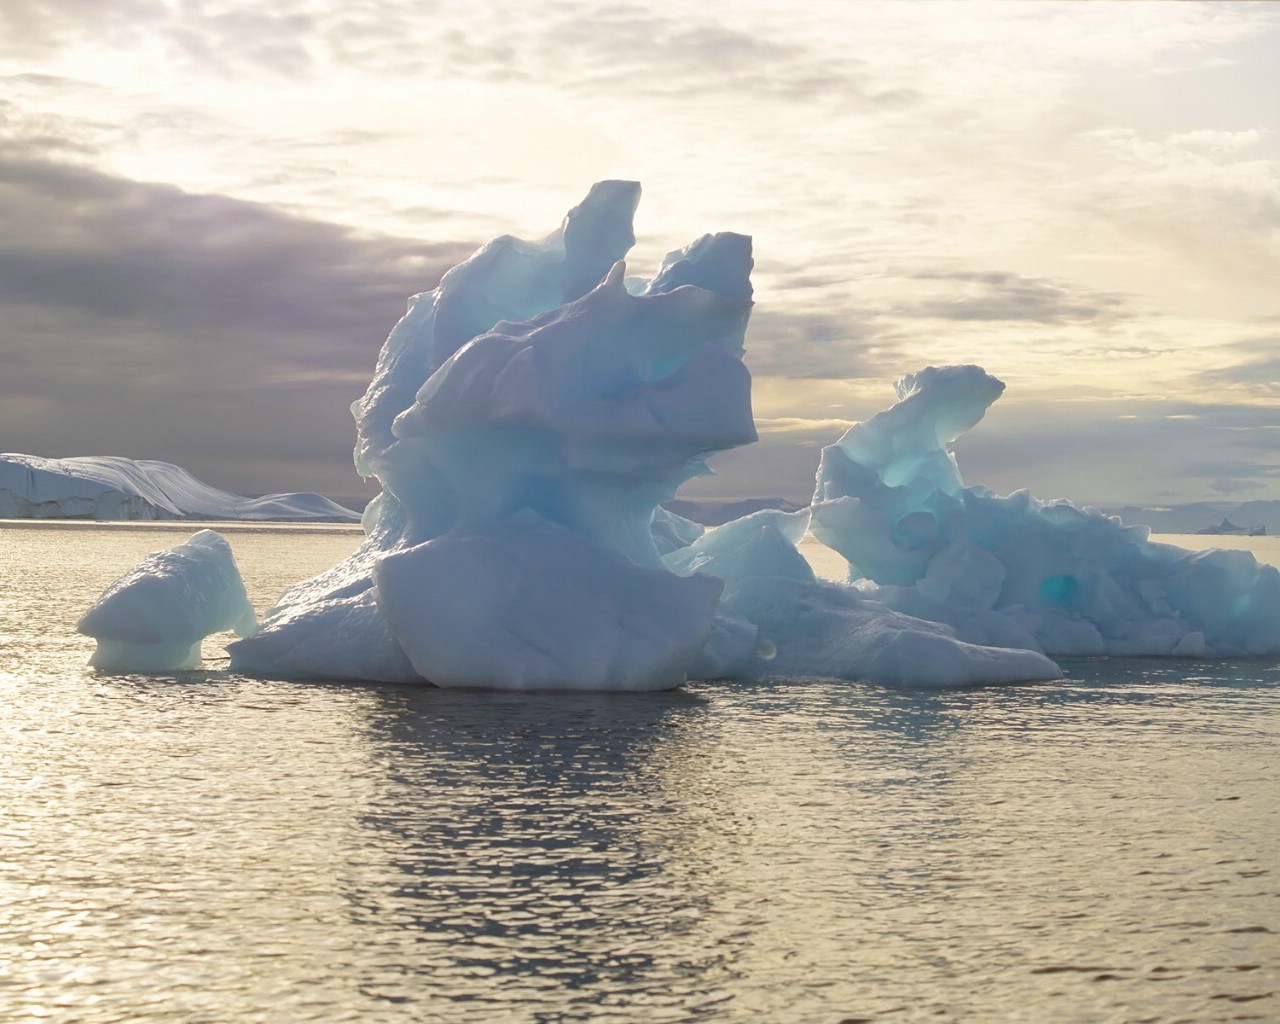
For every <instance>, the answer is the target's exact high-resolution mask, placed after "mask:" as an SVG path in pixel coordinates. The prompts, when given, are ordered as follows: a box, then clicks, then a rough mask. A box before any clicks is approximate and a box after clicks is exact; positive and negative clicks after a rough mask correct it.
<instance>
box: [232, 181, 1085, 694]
mask: <svg viewBox="0 0 1280 1024" xmlns="http://www.w3.org/2000/svg"><path fill="white" fill-rule="evenodd" d="M638 200H639V186H638V185H636V184H635V183H634V182H621V181H607V182H600V183H598V184H597V185H595V186H594V187H593V188H592V189H591V191H590V193H589V194H588V195H587V197H586V198H585V199H584V200H583V202H582V203H581V204H579V205H578V206H577V207H575V208H574V209H573V210H571V211H570V212H569V214H568V215H567V216H566V218H565V220H564V222H563V223H562V225H561V227H560V228H559V230H557V231H555V232H553V233H552V234H551V235H549V236H547V237H546V238H544V239H542V240H540V241H532V242H531V241H524V240H520V239H516V238H512V237H509V236H504V237H502V238H498V239H495V240H494V241H493V242H490V243H489V244H488V245H486V246H484V247H483V248H481V249H480V250H479V251H477V252H476V253H475V254H474V255H473V256H471V257H470V258H469V259H468V260H467V261H465V262H464V263H462V264H460V265H458V266H457V267H454V268H453V269H452V270H450V271H449V272H448V273H447V274H445V276H444V277H443V278H442V279H441V281H440V284H439V286H438V287H437V288H436V289H435V290H434V291H432V292H429V293H424V294H421V295H417V296H414V297H413V298H412V299H411V300H410V303H409V309H408V312H407V313H406V314H405V316H404V317H403V318H402V319H401V321H400V322H399V323H398V324H397V325H396V326H395V328H394V329H393V330H392V332H391V334H390V336H389V337H388V339H387V341H386V344H385V345H384V346H383V349H382V352H381V354H380V356H379V358H378V363H377V367H376V369H375V372H374V376H373V380H372V382H371V383H370V385H369V388H368V390H367V391H366V393H365V395H364V396H363V397H362V398H361V399H360V400H359V401H357V402H356V403H355V404H354V405H353V406H352V413H353V415H354V416H355V419H356V423H357V441H356V448H355V462H356V466H357V468H358V469H359V471H360V472H361V473H362V474H364V475H367V476H373V477H376V478H377V479H378V481H379V482H380V483H381V484H382V493H381V495H380V496H379V497H378V498H377V499H375V500H374V502H372V503H371V504H370V506H369V508H368V509H367V510H366V513H365V519H364V525H365V530H366V534H367V539H366V542H365V544H364V545H363V546H362V547H361V548H360V550H358V551H357V552H356V553H355V554H353V555H352V556H351V557H350V558H349V559H347V560H346V561H345V562H343V563H341V564H340V565H338V566H335V567H334V568H332V569H330V570H329V571H327V572H325V573H322V574H321V575H320V576H317V577H315V578H314V579H312V580H308V581H304V582H303V583H300V584H298V585H297V586H295V587H292V588H290V589H289V590H288V591H286V592H285V593H284V594H283V595H282V596H281V598H280V599H279V601H278V602H277V603H276V605H275V607H274V608H272V609H271V610H269V611H268V613H267V615H266V617H265V619H264V622H263V625H262V628H261V629H260V630H259V631H258V632H257V633H255V634H254V635H253V636H251V637H248V638H246V639H243V640H240V641H238V642H236V643H234V644H232V645H231V647H230V651H231V667H232V669H233V670H236V671H241V672H247V673H253V674H268V675H277V676H284V677H323V678H360V679H370V680H384V681H392V682H403V681H406V680H409V679H419V680H422V681H427V682H430V683H433V684H435V685H437V686H446V687H455V686H456V687H497V688H504V689H581V688H591V689H619V690H649V689H663V688H669V687H673V686H678V685H679V684H680V683H682V682H684V681H685V680H686V679H689V678H720V677H736V678H752V677H755V676H758V675H761V674H764V673H765V672H768V671H773V670H777V671H780V672H787V673H800V674H824V675H835V676H840V677H844V678H866V679H870V680H873V681H883V682H892V683H905V684H934V683H935V682H937V681H938V680H942V681H944V682H945V683H946V684H949V685H954V684H960V683H975V682H992V681H999V682H1004V681H1011V680H1026V679H1047V678H1056V677H1058V676H1059V675H1060V671H1059V669H1058V667H1057V666H1056V665H1055V664H1054V663H1053V662H1051V661H1049V660H1048V659H1047V658H1045V657H1044V656H1043V655H1042V654H1039V653H1037V652H1034V651H1026V650H1011V649H1008V648H997V647H992V648H981V647H980V646H979V645H975V644H971V643H966V642H965V641H963V640H961V639H959V638H958V637H957V636H956V635H955V634H954V632H953V630H951V629H950V627H948V626H945V625H939V624H937V623H931V622H924V621H921V620H918V619H913V618H912V617H910V616H909V615H905V614H902V613H900V612H896V611H894V610H892V609H890V608H888V607H885V606H884V605H881V604H879V603H877V602H875V601H874V600H869V599H864V598H862V597H861V596H859V595H858V594H856V593H854V592H853V591H852V590H851V589H850V588H848V587H838V586H835V585H833V584H826V583H822V582H820V581H817V580H815V579H814V578H813V574H812V572H811V571H810V570H809V569H808V566H807V563H805V562H804V559H803V558H802V557H801V556H800V555H799V554H798V552H797V551H796V549H795V546H794V545H795V542H796V541H798V540H799V539H800V537H801V536H803V534H804V531H805V526H806V525H807V522H808V512H807V511H805V512H802V513H794V514H788V513H784V512H777V511H771V510H766V512H765V513H763V514H762V517H760V518H758V519H752V518H751V517H748V519H747V520H745V521H740V522H737V523H732V524H729V525H727V526H721V527H720V528H719V529H717V530H715V531H714V532H713V533H710V534H705V535H704V531H703V528H702V527H701V526H699V525H698V524H696V523H692V522H690V521H689V520H687V519H683V518H682V517H680V516H678V515H675V514H674V513H672V512H669V511H667V510H665V509H662V508H661V507H660V503H661V502H663V501H667V500H670V499H671V498H672V497H673V496H674V495H675V493H676V490H677V489H678V488H679V486H680V485H681V484H682V483H683V482H684V481H686V480H688V479H690V478H692V477H694V476H697V475H701V474H705V473H707V472H708V469H707V466H706V458H707V457H708V456H709V455H710V454H712V453H714V452H718V451H723V450H726V449H729V448H733V447H736V446H739V445H744V444H749V443H751V442H752V441H754V440H755V439H756V432H755V427H754V422H753V419H752V414H751V401H750V397H751V378H750V375H749V373H748V372H747V369H746V367H745V365H744V363H743V358H742V357H743V351H744V339H745V331H746V327H747V321H748V317H749V315H750V311H751V305H752V289H751V284H750V272H751V268H752V256H751V241H750V239H749V238H747V237H746V236H744V235H739V234H735V233H732V232H723V233H719V234H710V235H704V236H702V237H700V238H698V239H697V240H696V241H694V242H693V243H691V244H690V245H689V246H687V247H685V248H684V249H680V250H677V251H675V252H672V253H669V254H668V255H667V256H666V258H665V259H664V260H663V261H662V264H661V266H660V267H659V269H658V271H657V273H656V274H655V275H654V276H653V277H652V278H651V279H649V280H635V279H628V278H627V276H626V271H625V264H624V263H623V257H624V256H625V255H626V253H627V252H628V250H629V249H630V247H631V246H632V245H633V244H634V242H635V235H634V231H633V229H632V218H633V216H634V214H635V210H636V206H637V203H638ZM788 516H789V517H788ZM757 526H758V527H759V528H760V529H759V531H757V530H756V527H757ZM757 532H758V533H759V536H755V534H756V533H757ZM740 542H741V543H740ZM806 573H807V577H806V576H805V574H806ZM793 577H798V578H793ZM779 581H784V582H785V583H786V584H787V586H782V585H780V584H779ZM791 584H794V586H793V587H791V589H788V586H790V585H791ZM769 594H774V595H775V596H777V597H778V600H775V601H772V602H768V601H766V600H765V597H766V595H769ZM818 606H821V607H822V609H823V612H822V614H821V615H817V614H814V615H810V616H809V617H808V618H807V619H805V621H804V624H803V626H800V627H797V626H796V623H797V622H798V621H799V620H800V619H802V618H804V615H803V613H804V611H805V609H806V608H814V607H818ZM761 624H764V626H765V627H766V630H767V632H769V634H770V635H768V636H765V635H762V631H761ZM815 636H817V637H819V638H820V639H819V640H818V642H817V643H816V644H815V642H813V638H814V637H815ZM850 637H855V639H850ZM856 638H861V639H856ZM886 639H887V642H888V646H887V647H886V648H885V650H884V651H880V652H879V653H875V652H872V651H871V648H878V647H879V646H880V645H881V641H882V640H886Z"/></svg>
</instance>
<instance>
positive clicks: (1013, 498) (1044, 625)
mask: <svg viewBox="0 0 1280 1024" xmlns="http://www.w3.org/2000/svg"><path fill="white" fill-rule="evenodd" d="M897 388H898V399H899V400H898V402H897V404H895V405H894V406H892V407H890V408H889V409H887V410H885V411H884V412H881V413H878V414H877V415H875V416H873V417H871V418H870V419H869V420H866V421H865V422H863V423H859V424H857V425H855V426H854V427H852V428H850V430H849V431H848V432H847V433H846V434H845V435H844V437H842V438H841V439H840V440H839V441H838V442H837V443H836V444H834V445H831V446H829V447H827V448H825V449H823V452H822V460H821V463H820V466H819V470H818V480H817V487H816V490H815V493H814V504H813V509H812V517H813V518H812V526H811V529H812V531H813V534H814V536H816V537H817V538H818V539H819V540H821V541H823V542H824V543H826V544H828V545H829V546H831V547H833V548H834V549H835V550H837V551H839V552H840V553H841V554H842V555H844V556H845V558H846V559H847V560H848V562H849V566H850V577H851V579H854V580H857V581H858V587H859V589H860V590H861V591H862V593H863V594H864V595H865V596H867V597H872V598H874V599H875V600H877V601H879V602H881V603H883V604H885V605H886V606H888V607H891V608H893V609H895V610H897V611H900V612H904V613H907V614H910V615H913V616H916V617H919V618H924V619H929V620H932V621H935V622H939V623H945V624H947V625H949V626H951V627H952V628H953V629H954V630H955V631H956V633H957V634H958V635H959V636H960V637H961V638H962V639H966V640H971V641H974V642H978V643H984V644H1008V645H1016V646H1025V647H1036V648H1039V649H1042V650H1044V651H1045V652H1047V653H1048V654H1050V655H1093V654H1126V655H1194V656H1203V655H1209V656H1217V657H1232V656H1247V655H1259V654H1268V653H1274V652H1276V651H1280V573H1278V572H1277V571H1276V570H1275V569H1274V568H1272V567H1271V566H1267V565H1261V564H1259V563H1258V562H1257V561H1256V560H1255V559H1254V558H1253V556H1252V555H1250V554H1249V553H1248V552H1241V551H1205V552H1190V551H1184V550H1181V549H1179V548H1176V547H1173V546H1171V545H1167V544H1158V543H1153V542H1152V541H1150V540H1149V531H1148V530H1147V528H1146V527H1134V526H1125V525H1124V524H1123V523H1122V522H1121V521H1120V520H1119V519H1118V518H1116V517H1114V516H1106V515H1103V514H1102V513H1101V512H1099V511H1098V510H1097V509H1093V508H1080V507H1077V506H1075V505H1073V504H1071V503H1070V502H1067V501H1048V502H1045V501H1039V500H1037V499H1035V498H1033V497H1032V496H1031V495H1030V494H1028V493H1027V492H1026V491H1017V492H1015V493H1013V494H1011V495H1009V496H1008V497H997V496H995V495H994V494H992V493H991V492H990V491H988V490H986V489H985V488H981V487H970V488H965V487H964V486H963V483H962V481H961V478H960V473H959V469H958V467H957V466H956V462H955V458H954V456H953V455H952V454H951V453H950V452H949V451H947V448H946V446H947V444H949V443H950V442H951V441H954V440H955V439H956V438H957V437H958V436H959V435H960V434H961V433H962V432H964V431H965V430H968V429H969V428H970V427H972V426H974V425H975V424H977V423H978V422H979V421H980V420H981V419H982V416H983V415H984V413H985V412H986V410H987V408H988V407H989V406H990V404H991V403H992V402H994V401H995V400H996V399H997V398H998V397H999V396H1000V394H1001V392H1002V391H1003V390H1004V385H1003V384H1002V383H1001V382H1000V381H998V380H996V379H995V378H994V377H991V376H990V375H989V374H987V373H986V372H985V371H983V370H982V369H981V368H980V367H977V366H948V367H941V368H939V367H929V368H927V369H925V370H922V371H920V372H919V373H917V374H912V375H910V376H908V377H905V378H903V380H902V381H900V382H899V383H898V386H897Z"/></svg>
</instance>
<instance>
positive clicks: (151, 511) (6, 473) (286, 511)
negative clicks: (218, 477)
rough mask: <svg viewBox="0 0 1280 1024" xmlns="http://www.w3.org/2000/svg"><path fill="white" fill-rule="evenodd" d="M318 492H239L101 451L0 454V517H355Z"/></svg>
mask: <svg viewBox="0 0 1280 1024" xmlns="http://www.w3.org/2000/svg"><path fill="white" fill-rule="evenodd" d="M359 518H360V517H359V515H358V514H357V513H355V512H353V511H351V509H348V508H343V507H342V506H341V505H339V504H337V503H336V502H332V501H330V500H329V499H328V498H325V497H323V496H321V495H319V494H312V493H309V492H300V493H295V494H268V495H265V496H263V497H261V498H245V497H241V496H240V495H238V494H231V493H230V492H228V491H222V490H219V489H218V488H216V487H210V486H209V485H208V484H206V483H203V482H201V481H200V480H197V479H196V478H195V477H193V476H192V475H191V474H190V473H188V472H187V471H186V470H185V469H182V468H181V467H180V466H174V465H172V464H170V463H168V462H155V461H150V460H134V459H126V458H120V457H118V456H110V455H101V456H85V457H81V458H68V459H46V458H41V457H40V456H38V455H19V454H15V453H7V454H4V455H0V519H103V520H111V519H222V520H236V519H243V520H252V521H255V522H267V521H271V522H274V521H295V520H311V521H323V522H355V521H356V520H358V519H359Z"/></svg>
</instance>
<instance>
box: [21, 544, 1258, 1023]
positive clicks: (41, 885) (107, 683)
mask: <svg viewBox="0 0 1280 1024" xmlns="http://www.w3.org/2000/svg"><path fill="white" fill-rule="evenodd" d="M218 529H219V530H220V531H221V532H223V533H224V535H225V536H226V537H227V538H228V539H229V540H230V541H231V544H232V546H233V548H234V550H235V552H236V556H237V559H238V561H239V563H240V567H241V570H242V572H243V574H244V576H245V580H246V584H247V586H248V589H249V592H250V596H251V597H252V598H253V600H254V602H255V604H256V606H257V607H258V609H259V611H260V612H261V611H263V610H265V608H266V607H267V606H268V605H270V603H271V601H272V600H273V598H274V597H275V596H276V594H278V593H279V591H280V590H281V589H283V588H284V587H285V586H287V585H288V584H290V583H293V582H296V581H297V580H298V579H300V578H302V577H303V576H305V575H307V574H310V573H313V572H315V571H318V570H320V569H323V568H326V567H328V566H329V565H332V564H333V563H334V562H335V561H337V560H338V559H339V558H341V557H342V556H343V555H345V554H346V553H348V552H349V551H351V550H353V549H354V547H355V546H356V545H357V543H358V542H359V539H360V535H359V533H358V531H353V530H350V529H344V528H317V527H295V528H258V527H248V528H247V527H243V526H233V525H227V526H225V527H223V526H218ZM191 532H192V527H190V526H173V525H156V524H146V525H125V524H119V525H114V526H106V525H88V524H75V525H68V524H57V525H53V524H46V525H32V524H20V523H9V524H4V525H2V526H0V576H2V582H3V587H2V589H0V1020H2V1021H5V1022H6V1024H8V1022H26V1021H32V1022H35V1021H46V1022H58V1024H73V1022H74V1024H107V1022H135V1024H154V1022H182V1024H195V1022H209V1024H219V1022H236V1024H239V1022H270V1024H277V1022H278V1024H293V1022H300V1021H317V1022H320V1021H323V1022H341V1021H353V1022H354V1021H360V1022H370V1024H377V1022H395V1024H401V1022H405V1024H407V1022H418V1021H433V1022H434V1021H440V1022H447V1024H455V1022H457V1024H470V1022H476V1024H480V1022H485V1024H501V1022H548V1024H549V1022H559V1021H592V1022H619V1024H621V1022H647V1021H670V1022H697V1021H706V1022H747V1021H750V1022H752V1024H760V1022H775V1021H779V1022H790V1021H796V1022H830V1024H839V1022H842V1021H875V1022H879V1021H885V1022H897V1021H916V1020H929V1021H966V1022H971V1021H980V1022H989V1021H1027V1022H1033V1021H1034V1022H1042V1021H1064V1022H1093V1021H1096V1022H1112V1021H1115V1022H1122V1021H1123V1022H1137V1021H1153V1022H1154V1021H1168V1022H1173V1021H1206V1022H1207V1021H1234V1020H1257V1021H1274V1020H1280V974H1278V965H1280V934H1278V933H1280V784H1278V782H1277V774H1278V770H1277V764H1280V757H1278V755H1280V689H1278V683H1280V659H1268V660H1262V661H1235V662H1203V661H1195V660H1182V659H1170V660H1156V659H1096V660H1077V661H1072V662H1067V663H1066V665H1065V668H1066V669H1067V672H1068V677H1067V678H1066V679H1065V680H1063V681H1061V682H1056V683H1051V684H1037V685H1027V686H1016V687H1001V688H994V687H993V688H978V689H970V690H961V691H954V692H944V693H910V692H899V691H894V690H888V689H882V688H876V687H869V686H861V685H857V684H850V683H830V682H816V681H803V680H793V681H775V682H769V683H762V684H756V685H736V684H735V685H725V684H710V683H707V684H702V683H699V684H691V685H688V686H686V687H684V688H683V689H681V690H678V691H674V692H670V693H658V694H636V695H627V694H613V695H589V694H588V695H583V694H538V695H526V694H501V693H459V692H446V691H437V690H433V689H430V688H414V687H395V686H372V685H371V686H358V685H346V684H343V685H335V684H328V685H321V684H308V683H296V682H278V681H270V680H257V679H249V678H245V677H241V676H237V675H233V674H231V673H230V672H228V671H227V670H226V668H225V665H226V661H225V658H224V659H223V660H218V659H219V658H222V657H223V656H222V654H221V651H220V649H219V648H220V644H221V643H222V642H223V641H224V640H225V639H227V638H213V639H211V640H210V641H209V642H208V643H206V658H207V659H208V660H207V662H206V669H205V670H204V671H200V672H191V673H180V674H175V675H170V676H160V677H141V676H119V675H106V674H97V673H95V672H94V671H93V670H91V669H89V668H88V667H87V661H88V657H89V654H90V652H91V651H92V648H93V641H92V640H90V639H88V638H85V637H81V636H78V635H77V634H76V633H75V632H74V623H75V621H76V619H77V618H78V617H79V615H80V614H81V613H82V612H83V611H84V610H85V608H87V607H88V606H89V605H90V604H91V603H92V602H93V600H94V599H95V598H96V597H97V595H98V593H99V592H100V591H101V590H102V589H103V588H104V587H105V586H106V585H107V584H108V583H110V582H111V580H112V579H114V578H115V577H116V576H117V575H119V574H120V573H121V572H123V571H124V570H125V569H126V568H128V567H129V566H130V565H132V564H133V563H134V562H136V561H137V560H138V559H139V558H140V557H141V556H142V555H143V554H145V553H146V552H148V551H151V550H155V549H158V548H163V547H168V546H171V545H172V544H174V543H177V542H178V541H180V540H182V539H185V538H186V537H187V536H189V535H190V534H191ZM1177 540H1182V541H1183V542H1184V543H1189V544H1194V545H1197V546H1203V545H1204V544H1206V543H1209V542H1213V543H1222V544H1227V543H1231V544H1236V543H1243V542H1242V541H1239V540H1237V539H1236V538H1212V539H1207V538H1179V539H1177ZM1247 543H1248V545H1249V547H1250V548H1251V549H1253V550H1255V552H1257V553H1259V555H1260V557H1263V558H1264V559H1269V560H1274V558H1275V556H1276V555H1280V545H1277V544H1276V539H1274V538H1250V539H1249V540H1248V541H1247ZM806 550H807V551H810V553H811V554H812V556H813V557H814V560H815V562H816V561H818V560H819V554H820V552H813V551H812V549H806ZM820 569H821V570H822V571H824V572H829V573H834V572H835V571H836V570H837V569H838V566H835V565H820Z"/></svg>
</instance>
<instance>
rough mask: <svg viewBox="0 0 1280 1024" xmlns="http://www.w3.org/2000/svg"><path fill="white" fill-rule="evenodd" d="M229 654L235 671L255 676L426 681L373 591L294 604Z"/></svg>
mask: <svg viewBox="0 0 1280 1024" xmlns="http://www.w3.org/2000/svg"><path fill="white" fill-rule="evenodd" d="M227 650H228V651H229V652H230V654H231V669H232V671H234V672H245V673H249V674H251V675H257V676H275V677H278V678H283V679H360V680H365V681H368V682H379V683H420V682H422V681H423V680H422V677H421V676H420V675H418V673H417V672H416V671H415V670H414V668H413V665H412V664H411V663H410V661H409V658H408V656H407V655H406V654H405V653H404V650H403V648H401V646H400V643H399V641H397V640H396V638H395V635H394V634H393V633H392V632H391V627H390V625H389V624H388V623H387V620H386V619H385V618H384V617H383V615H382V612H381V611H380V610H379V608H378V604H377V600H376V598H375V595H374V592H373V589H372V588H371V587H364V588H362V589H361V590H360V591H359V592H357V593H355V594H350V595H347V596H343V597H329V598H322V599H319V600H316V601H306V602H297V603H295V604H292V605H290V606H288V607H287V609H286V610H285V611H283V612H282V613H280V614H278V615H276V616H273V617H271V618H269V619H268V620H267V622H266V623H265V624H264V625H263V627H262V629H260V630H259V631H258V632H256V633H254V634H253V635H252V636H250V637H247V638H245V639H244V640H237V641H236V642H235V643H232V644H229V645H228V646H227Z"/></svg>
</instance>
